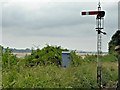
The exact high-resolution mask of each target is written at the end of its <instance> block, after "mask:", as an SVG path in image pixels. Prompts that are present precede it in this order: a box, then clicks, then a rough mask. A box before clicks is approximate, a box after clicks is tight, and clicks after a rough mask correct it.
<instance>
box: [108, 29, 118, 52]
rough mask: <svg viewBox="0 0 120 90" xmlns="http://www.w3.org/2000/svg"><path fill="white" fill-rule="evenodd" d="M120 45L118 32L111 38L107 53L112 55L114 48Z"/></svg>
mask: <svg viewBox="0 0 120 90" xmlns="http://www.w3.org/2000/svg"><path fill="white" fill-rule="evenodd" d="M117 45H120V30H118V31H116V33H115V34H114V35H113V36H112V39H111V41H110V42H109V53H110V54H113V53H114V49H115V46H117Z"/></svg>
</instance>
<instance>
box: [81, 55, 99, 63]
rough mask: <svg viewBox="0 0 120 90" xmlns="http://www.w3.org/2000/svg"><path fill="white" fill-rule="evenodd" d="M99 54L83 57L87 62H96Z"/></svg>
mask: <svg viewBox="0 0 120 90" xmlns="http://www.w3.org/2000/svg"><path fill="white" fill-rule="evenodd" d="M96 59H97V56H96V55H86V56H85V58H84V59H83V60H84V61H85V62H96Z"/></svg>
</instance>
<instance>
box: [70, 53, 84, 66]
mask: <svg viewBox="0 0 120 90" xmlns="http://www.w3.org/2000/svg"><path fill="white" fill-rule="evenodd" d="M70 55H71V59H72V62H71V63H72V65H73V66H78V65H81V64H82V58H81V57H80V56H78V55H76V52H75V51H71V53H70Z"/></svg>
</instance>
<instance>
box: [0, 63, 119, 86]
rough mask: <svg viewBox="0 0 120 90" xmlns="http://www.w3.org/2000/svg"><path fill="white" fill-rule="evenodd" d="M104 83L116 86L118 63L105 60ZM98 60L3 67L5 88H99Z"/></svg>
mask: <svg viewBox="0 0 120 90" xmlns="http://www.w3.org/2000/svg"><path fill="white" fill-rule="evenodd" d="M102 65H103V69H102V71H103V84H104V85H105V87H109V88H114V87H115V86H116V82H117V80H118V77H117V63H116V62H103V64H102ZM96 71H97V70H96V62H83V63H82V64H81V65H79V66H76V67H73V66H71V67H69V68H62V67H57V66H55V65H47V66H34V67H25V66H22V65H19V66H17V65H15V66H12V67H11V68H9V69H8V68H6V69H3V74H2V76H3V77H2V82H3V83H2V85H3V88H97V83H96V82H97V81H96V77H97V75H96V73H97V72H96Z"/></svg>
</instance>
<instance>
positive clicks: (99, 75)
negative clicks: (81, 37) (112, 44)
mask: <svg viewBox="0 0 120 90" xmlns="http://www.w3.org/2000/svg"><path fill="white" fill-rule="evenodd" d="M100 5H101V4H100V2H99V3H98V11H84V12H81V15H96V16H97V17H96V28H95V29H96V31H97V83H98V86H99V88H100V89H101V88H102V87H103V86H102V63H101V60H100V57H101V54H102V50H101V48H102V35H101V34H104V35H106V33H105V32H103V31H102V29H104V18H103V17H104V16H105V11H101V6H100Z"/></svg>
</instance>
